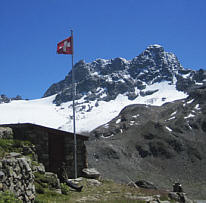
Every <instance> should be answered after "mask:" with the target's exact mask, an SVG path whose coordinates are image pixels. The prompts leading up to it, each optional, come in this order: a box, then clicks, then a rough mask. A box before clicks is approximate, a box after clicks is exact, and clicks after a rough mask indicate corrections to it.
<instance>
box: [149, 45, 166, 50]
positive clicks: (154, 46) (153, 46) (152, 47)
mask: <svg viewBox="0 0 206 203" xmlns="http://www.w3.org/2000/svg"><path fill="white" fill-rule="evenodd" d="M147 49H163V50H164V48H163V46H161V45H159V44H152V45H149V46H148V47H147Z"/></svg>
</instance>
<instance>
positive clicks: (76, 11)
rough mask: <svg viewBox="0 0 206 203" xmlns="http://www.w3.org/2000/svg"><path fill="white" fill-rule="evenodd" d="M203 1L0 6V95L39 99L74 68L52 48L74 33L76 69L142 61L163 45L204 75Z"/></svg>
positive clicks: (6, 1) (80, 0) (90, 0)
mask: <svg viewBox="0 0 206 203" xmlns="http://www.w3.org/2000/svg"><path fill="white" fill-rule="evenodd" d="M205 9H206V1H205V0H172V1H171V0H18V1H17V0H0V25H1V27H0V76H1V83H0V94H6V95H8V96H9V97H14V96H16V95H17V94H19V95H21V96H22V97H23V98H25V99H35V98H40V97H42V96H43V94H44V92H45V91H46V90H47V88H48V87H49V86H50V85H51V84H53V83H56V82H58V81H60V80H62V79H64V78H65V76H66V75H67V74H68V72H69V71H70V69H71V56H70V55H57V54H56V44H57V43H58V42H59V41H61V40H63V39H65V38H66V37H68V36H69V35H70V30H71V29H73V30H74V51H75V54H74V62H75V63H76V62H77V61H79V60H81V59H83V60H85V61H86V62H91V61H93V60H95V59H97V58H105V59H110V58H115V57H123V58H126V59H128V60H130V59H132V58H134V57H135V56H137V55H139V54H140V53H141V52H142V51H143V50H144V49H145V48H146V47H147V46H148V45H151V44H160V45H162V46H163V47H164V48H165V50H166V51H168V52H173V53H175V54H176V55H177V57H178V59H179V60H180V63H181V64H182V65H183V66H184V67H185V68H192V69H200V68H202V69H206V60H205V59H206V51H205V48H206V20H205V19H206V12H205Z"/></svg>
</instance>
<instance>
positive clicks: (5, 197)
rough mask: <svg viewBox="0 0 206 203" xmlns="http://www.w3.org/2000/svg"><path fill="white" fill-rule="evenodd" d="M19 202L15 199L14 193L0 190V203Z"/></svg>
mask: <svg viewBox="0 0 206 203" xmlns="http://www.w3.org/2000/svg"><path fill="white" fill-rule="evenodd" d="M5 202H7V203H21V202H22V201H20V200H19V199H17V198H16V197H15V196H14V194H11V193H10V192H9V191H5V192H0V203H5Z"/></svg>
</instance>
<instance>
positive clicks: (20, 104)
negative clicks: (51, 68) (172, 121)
mask: <svg viewBox="0 0 206 203" xmlns="http://www.w3.org/2000/svg"><path fill="white" fill-rule="evenodd" d="M157 89H158V91H157V92H155V93H153V94H152V95H147V96H139V97H137V98H136V99H135V100H129V99H128V97H127V96H126V95H121V94H119V95H118V96H117V97H116V99H115V100H111V101H108V102H106V101H99V102H98V105H97V102H96V101H88V100H85V97H86V96H83V97H82V98H81V99H79V100H77V101H76V130H77V132H78V133H81V132H86V131H91V130H93V129H95V128H96V127H98V126H100V125H102V124H104V123H107V122H109V121H110V120H111V119H112V118H114V117H115V116H117V115H118V114H119V112H120V111H121V110H122V108H124V107H125V106H127V105H129V104H135V103H141V104H148V105H158V106H159V105H162V104H163V103H165V102H170V101H174V100H176V99H182V98H185V97H186V96H187V95H186V94H184V93H183V92H180V91H177V90H176V88H175V85H169V84H168V82H161V83H155V84H153V85H150V86H149V85H148V86H147V87H146V89H145V91H150V90H152V91H153V90H157ZM55 96H56V95H53V96H50V97H46V98H42V99H37V100H30V101H25V100H20V101H12V102H10V103H5V104H0V123H1V124H8V123H28V122H29V123H35V124H39V125H44V126H47V127H52V128H56V129H61V130H65V131H70V132H71V131H73V120H72V115H73V113H72V102H71V101H70V102H65V103H62V104H61V105H60V106H56V105H55V104H54V103H53V100H54V99H55Z"/></svg>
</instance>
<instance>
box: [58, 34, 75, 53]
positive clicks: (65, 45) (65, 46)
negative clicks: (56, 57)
mask: <svg viewBox="0 0 206 203" xmlns="http://www.w3.org/2000/svg"><path fill="white" fill-rule="evenodd" d="M72 40H73V39H72V37H68V38H67V39H65V40H62V41H61V42H59V43H58V44H57V54H73V47H72V44H73V43H72Z"/></svg>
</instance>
